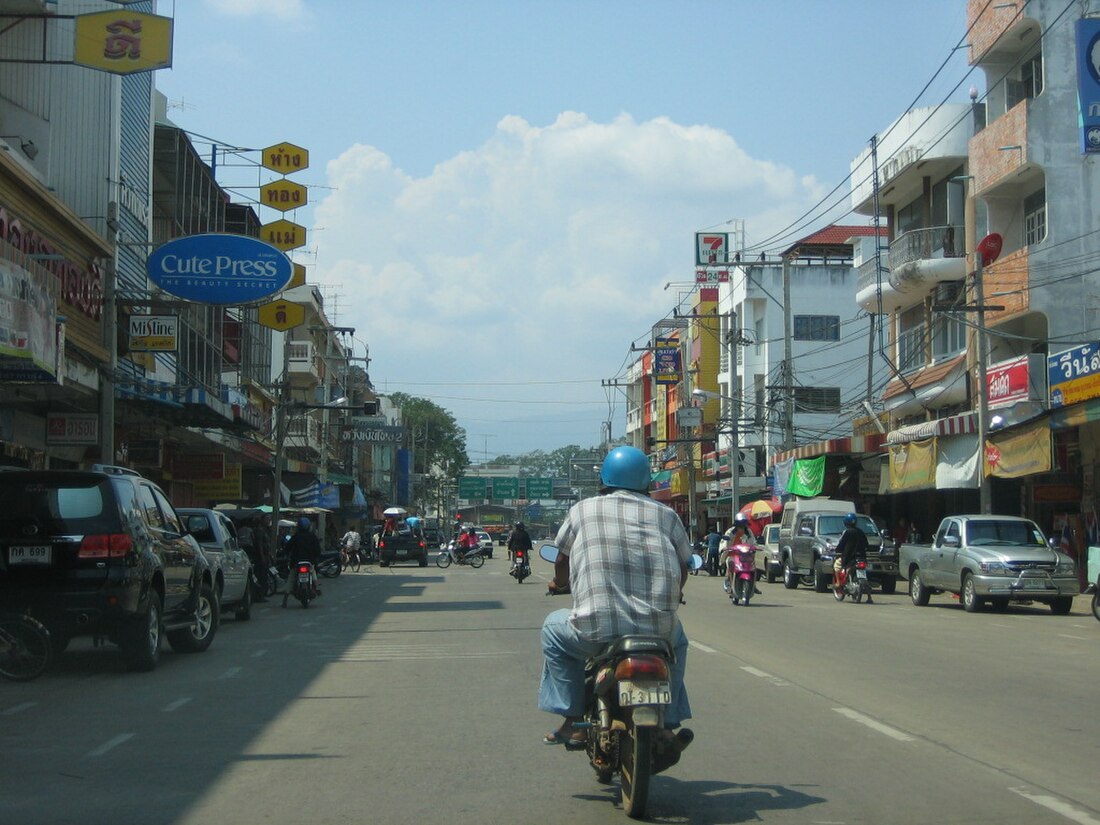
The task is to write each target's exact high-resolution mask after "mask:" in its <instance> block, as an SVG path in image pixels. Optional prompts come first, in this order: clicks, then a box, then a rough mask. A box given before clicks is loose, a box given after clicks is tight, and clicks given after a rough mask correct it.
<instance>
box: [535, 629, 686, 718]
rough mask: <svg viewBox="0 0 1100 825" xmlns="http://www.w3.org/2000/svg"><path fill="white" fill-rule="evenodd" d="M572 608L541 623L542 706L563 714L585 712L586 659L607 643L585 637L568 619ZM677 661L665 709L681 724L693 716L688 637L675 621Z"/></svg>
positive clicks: (540, 695)
mask: <svg viewBox="0 0 1100 825" xmlns="http://www.w3.org/2000/svg"><path fill="white" fill-rule="evenodd" d="M569 612H570V611H569V609H568V608H563V609H561V610H555V611H554V612H553V613H551V614H550V615H549V616H547V617H546V621H544V622H543V623H542V656H543V660H542V679H541V681H540V682H539V710H545V711H546V712H547V713H556V714H559V715H561V716H582V715H584V663H585V660H586V659H590V658H591V657H593V656H595V655H596V654H597V653H599V652H600V651H601V650H603V648H604V647H606V646H607V645H606V643H604V642H589V641H587V640H585V639H582V638H581V637H580V636H579V635H578V633H577V631H576V630H574V629H573V625H571V624H570V623H569ZM672 649H673V652H674V653H675V654H676V661H675V662H673V663H672V670H671V673H670V683H671V684H670V687H671V689H672V704H670V705H669V706H668V710H667V711H666V713H665V726H666V727H669V728H675V727H679V726H680V725H681V724H682V723H683V722H684V721H685V720H687V719H690V718H691V705H690V703H689V702H688V695H687V690H686V689H685V687H684V671H686V670H687V650H688V639H687V634H685V633H684V628H683V627H682V626H681V625H680V623H679V622H677V624H676V635H675V636H674V638H673V643H672Z"/></svg>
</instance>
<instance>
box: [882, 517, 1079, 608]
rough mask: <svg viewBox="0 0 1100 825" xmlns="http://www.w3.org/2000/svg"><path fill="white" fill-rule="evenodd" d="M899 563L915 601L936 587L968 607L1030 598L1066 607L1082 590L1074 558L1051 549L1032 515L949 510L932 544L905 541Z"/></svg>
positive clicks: (999, 605) (1001, 604)
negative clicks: (954, 512) (951, 512)
mask: <svg viewBox="0 0 1100 825" xmlns="http://www.w3.org/2000/svg"><path fill="white" fill-rule="evenodd" d="M898 568H899V570H900V572H901V574H902V575H903V576H905V577H906V578H907V579H908V580H909V596H910V598H912V600H913V604H915V605H918V606H923V605H926V604H928V600H929V598H930V597H931V596H932V595H933V594H935V593H955V594H957V595H958V596H959V601H961V602H962V606H963V607H964V608H965V609H966V611H967V612H968V613H974V612H977V611H978V610H981V609H982V606H983V605H984V604H985V603H986V602H989V603H991V604H992V605H993V606H994V607H995V608H999V609H1003V608H1004V607H1007V606H1008V603H1009V602H1012V601H1017V602H1022V601H1030V602H1040V603H1042V604H1046V605H1049V606H1050V609H1051V612H1053V613H1056V614H1058V615H1064V614H1066V613H1069V612H1070V610H1071V608H1072V607H1073V597H1074V596H1075V595H1077V593H1078V592H1079V591H1080V586H1079V584H1078V581H1077V572H1076V566H1075V565H1074V562H1073V559H1071V558H1070V557H1069V556H1067V555H1066V554H1065V553H1062V552H1059V551H1058V550H1056V549H1054V548H1053V547H1052V546H1051V545H1050V543H1049V542H1048V541H1047V540H1046V538H1044V536H1043V531H1042V530H1040V529H1039V527H1038V525H1036V524H1035V522H1033V521H1031V520H1030V519H1026V518H1017V517H1015V516H991V515H967V516H948V517H947V518H945V519H944V520H943V521H942V522H940V526H939V528H938V529H937V530H936V535H935V537H934V538H933V539H932V543H931V544H903V545H902V546H901V549H900V550H899V553H898Z"/></svg>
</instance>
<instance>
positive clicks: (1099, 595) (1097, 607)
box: [1092, 587, 1100, 622]
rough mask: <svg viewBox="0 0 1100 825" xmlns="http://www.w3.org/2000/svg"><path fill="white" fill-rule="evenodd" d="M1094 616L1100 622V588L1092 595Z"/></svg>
mask: <svg viewBox="0 0 1100 825" xmlns="http://www.w3.org/2000/svg"><path fill="white" fill-rule="evenodd" d="M1092 615H1093V616H1094V617H1095V618H1096V621H1098V622H1100V587H1097V588H1096V590H1094V591H1093V593H1092Z"/></svg>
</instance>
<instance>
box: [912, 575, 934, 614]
mask: <svg viewBox="0 0 1100 825" xmlns="http://www.w3.org/2000/svg"><path fill="white" fill-rule="evenodd" d="M931 595H932V593H931V591H930V590H929V589H928V588H927V587H925V586H924V579H922V578H921V575H920V568H919V567H914V568H913V569H912V570H910V571H909V598H910V599H912V600H913V604H915V605H916V606H917V607H924V606H925V605H926V604H928V599H929V598H930V597H931Z"/></svg>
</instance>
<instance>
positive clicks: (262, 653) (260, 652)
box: [252, 650, 267, 659]
mask: <svg viewBox="0 0 1100 825" xmlns="http://www.w3.org/2000/svg"><path fill="white" fill-rule="evenodd" d="M266 655H267V651H266V650H257V651H256V652H255V653H253V654H252V658H253V659H259V658H260V657H261V656H266Z"/></svg>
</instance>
